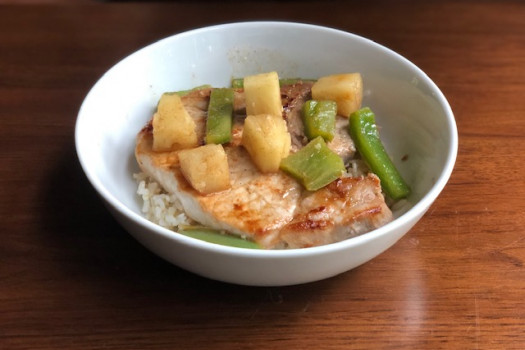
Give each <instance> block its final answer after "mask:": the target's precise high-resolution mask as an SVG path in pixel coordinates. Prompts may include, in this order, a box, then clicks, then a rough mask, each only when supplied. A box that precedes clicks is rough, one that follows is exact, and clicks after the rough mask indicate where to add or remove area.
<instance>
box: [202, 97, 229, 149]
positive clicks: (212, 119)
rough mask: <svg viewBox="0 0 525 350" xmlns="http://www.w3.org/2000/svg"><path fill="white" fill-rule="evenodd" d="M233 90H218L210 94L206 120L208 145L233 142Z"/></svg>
mask: <svg viewBox="0 0 525 350" xmlns="http://www.w3.org/2000/svg"><path fill="white" fill-rule="evenodd" d="M232 119H233V89H229V88H217V89H213V90H212V91H211V94H210V103H209V105H208V117H207V118H206V143H208V144H209V143H215V144H223V143H227V142H229V141H230V140H231V134H232V123H233V120H232Z"/></svg>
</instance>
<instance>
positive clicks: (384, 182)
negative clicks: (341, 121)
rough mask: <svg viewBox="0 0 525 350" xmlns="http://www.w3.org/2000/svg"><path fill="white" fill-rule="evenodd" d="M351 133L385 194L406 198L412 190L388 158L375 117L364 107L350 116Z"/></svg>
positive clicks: (393, 197) (391, 196)
mask: <svg viewBox="0 0 525 350" xmlns="http://www.w3.org/2000/svg"><path fill="white" fill-rule="evenodd" d="M348 126H349V132H350V135H351V136H352V139H353V140H354V142H355V145H356V148H357V151H358V152H359V153H360V154H361V156H362V157H363V159H364V160H365V162H366V163H367V164H368V166H369V167H370V170H372V172H373V173H375V174H376V175H377V176H378V177H379V179H380V180H381V186H382V187H383V190H384V191H385V193H386V194H387V195H388V196H389V197H390V198H392V199H394V200H397V199H401V198H405V197H407V196H408V195H409V194H410V188H409V186H408V185H407V183H406V182H405V180H404V179H403V178H402V177H401V174H400V173H399V171H398V170H397V168H396V167H395V165H394V163H393V162H392V160H391V159H390V157H389V156H388V154H387V152H386V150H385V148H384V146H383V143H382V142H381V139H380V138H379V132H378V130H377V126H376V123H375V115H374V113H373V112H372V111H371V110H370V108H368V107H364V108H362V109H360V110H358V111H356V112H354V113H352V114H351V115H350V123H349V125H348Z"/></svg>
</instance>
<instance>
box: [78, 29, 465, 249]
mask: <svg viewBox="0 0 525 350" xmlns="http://www.w3.org/2000/svg"><path fill="white" fill-rule="evenodd" d="M247 26H248V27H257V28H259V29H261V27H272V28H275V26H282V27H287V28H288V29H290V28H294V29H308V30H318V31H324V32H326V33H327V34H337V35H342V36H347V37H349V38H352V39H353V40H358V41H361V42H365V43H367V44H368V45H372V46H375V47H376V48H379V49H381V50H386V51H387V52H388V53H389V54H390V55H393V56H394V57H396V59H398V60H400V61H401V62H403V63H404V64H405V65H408V66H410V68H411V69H413V70H414V71H416V72H418V74H419V76H420V79H423V80H424V81H425V83H426V84H427V85H428V86H429V87H431V88H432V90H433V93H434V97H435V98H436V100H437V101H438V103H439V105H440V106H441V107H442V108H443V112H444V114H445V116H446V122H447V123H446V130H447V135H448V136H449V138H450V142H449V147H448V148H447V152H448V154H447V156H446V160H445V167H444V168H443V169H442V170H441V172H440V173H439V176H438V177H437V178H436V180H435V182H434V184H433V185H432V186H431V188H430V190H429V191H428V192H427V193H426V194H424V195H423V197H422V198H421V199H420V200H419V201H418V202H416V203H415V204H414V205H412V207H410V208H409V209H408V210H407V211H406V212H404V213H402V214H401V215H400V216H399V217H397V218H395V219H394V220H393V221H391V222H389V223H388V224H386V225H384V226H382V227H379V228H377V229H375V230H372V231H369V232H367V233H364V234H361V235H358V236H355V237H351V238H348V239H346V240H343V241H340V242H335V243H331V244H327V245H322V246H316V247H308V248H295V249H283V250H268V249H246V248H237V247H230V246H224V245H219V244H214V243H209V242H206V241H202V240H198V239H195V238H192V237H188V236H185V235H183V234H180V233H178V232H176V231H173V230H170V229H167V228H164V227H162V226H160V225H157V224H155V223H153V222H151V221H149V220H148V219H147V218H146V217H144V216H143V215H141V214H139V213H136V212H135V211H133V210H132V209H130V208H128V207H127V206H126V205H124V204H123V203H122V202H121V201H120V200H119V199H117V198H116V197H115V196H114V195H113V194H112V193H111V192H110V191H109V190H108V189H107V188H106V187H105V186H104V185H103V184H102V183H101V182H100V181H99V180H98V178H97V176H96V175H95V174H94V172H93V171H91V170H90V167H89V165H88V163H87V161H86V159H85V158H84V156H83V150H82V148H81V142H80V139H81V134H82V130H81V128H80V126H81V121H82V118H83V115H84V110H85V108H86V105H87V104H88V102H89V100H90V96H91V95H92V94H94V92H95V90H96V88H97V86H98V85H99V84H100V83H101V81H102V80H103V79H104V78H105V76H106V75H107V74H108V73H109V72H110V71H112V70H115V69H117V67H118V66H119V65H120V64H121V63H122V62H123V61H126V60H128V59H130V58H131V57H133V56H135V55H138V54H140V53H141V52H142V51H144V50H147V49H150V48H152V47H154V46H157V45H161V44H162V43H163V42H166V41H168V40H174V39H176V38H177V37H184V36H192V35H198V34H199V33H202V32H208V31H216V30H224V29H233V28H235V27H247ZM74 132H75V135H74V137H75V150H76V153H77V158H78V160H79V162H80V165H81V167H82V169H83V171H84V174H85V175H86V177H87V178H88V181H89V182H90V183H91V185H92V186H93V187H94V189H95V190H96V191H97V192H98V194H99V195H100V196H101V197H102V198H103V199H104V200H105V202H106V204H107V205H110V206H111V207H112V208H113V209H114V210H116V211H117V212H118V213H119V214H120V215H122V216H124V217H126V218H128V219H130V220H132V221H133V224H135V225H139V226H141V227H142V228H143V229H146V230H148V231H150V233H151V234H157V235H161V236H164V237H166V238H169V239H172V240H176V241H177V242H178V243H180V244H183V245H185V246H188V247H191V248H194V249H198V250H203V251H213V252H215V253H218V254H226V255H236V256H238V257H250V258H268V257H272V258H282V259H286V258H294V257H302V256H312V255H323V254H326V253H334V252H337V251H342V250H347V249H349V248H351V247H354V246H359V245H362V244H365V243H367V242H369V241H372V240H375V239H376V238H378V237H380V236H383V235H386V234H388V233H389V232H391V231H395V230H396V229H399V228H401V227H402V226H403V225H404V224H406V223H407V222H415V220H416V219H417V218H418V217H419V216H421V215H423V214H424V213H425V212H426V211H427V210H428V208H429V207H430V206H431V205H432V203H433V202H434V200H435V199H436V198H437V197H438V196H439V194H440V193H441V191H442V190H443V188H444V187H445V185H446V183H447V182H448V180H449V178H450V176H451V174H452V171H453V169H454V166H455V162H456V158H457V152H458V131H457V125H456V122H455V118H454V114H453V111H452V108H451V107H450V104H449V103H448V101H447V99H446V97H445V96H444V94H443V92H442V91H441V90H440V89H439V87H438V86H437V85H436V84H435V83H434V82H433V81H432V79H431V78H430V77H429V76H428V75H427V74H426V73H425V72H424V71H423V70H421V69H420V68H419V67H418V66H416V65H415V64H414V63H412V62H411V61H410V60H408V59H407V58H405V57H404V56H402V55H401V54H399V53H397V52H395V51H393V50H391V49H390V48H388V47H386V46H384V45H381V44H379V43H377V42H375V41H373V40H371V39H368V38H366V37H363V36H361V35H358V34H354V33H351V32H347V31H344V30H341V29H337V28H333V27H327V26H322V25H318V24H311V23H301V22H290V21H243V22H230V23H223V24H215V25H210V26H204V27H200V28H195V29H190V30H186V31H183V32H179V33H176V34H173V35H170V36H167V37H164V38H161V39H159V40H157V41H154V42H152V43H150V44H148V45H146V46H144V47H142V48H139V49H138V50H135V51H134V52H132V53H130V54H129V55H127V56H125V57H124V58H122V59H121V60H119V61H117V62H116V63H115V64H114V65H113V66H111V67H110V68H109V69H108V70H107V71H106V72H105V73H104V74H103V75H102V76H100V77H99V79H98V80H97V81H96V82H95V84H94V85H93V86H92V87H91V88H90V90H89V92H88V93H87V95H86V96H85V98H84V100H83V101H82V103H81V106H80V109H79V112H78V114H77V120H76V123H75V131H74ZM128 232H129V230H128ZM129 233H131V232H129Z"/></svg>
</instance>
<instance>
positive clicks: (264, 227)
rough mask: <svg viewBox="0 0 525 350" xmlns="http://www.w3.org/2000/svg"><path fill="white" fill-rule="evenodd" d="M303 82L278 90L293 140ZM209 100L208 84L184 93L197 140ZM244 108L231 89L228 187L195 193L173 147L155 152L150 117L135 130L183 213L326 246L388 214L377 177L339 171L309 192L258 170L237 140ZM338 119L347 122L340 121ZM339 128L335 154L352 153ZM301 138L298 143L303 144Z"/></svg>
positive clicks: (273, 238)
mask: <svg viewBox="0 0 525 350" xmlns="http://www.w3.org/2000/svg"><path fill="white" fill-rule="evenodd" d="M303 88H304V90H302V89H298V88H297V87H295V88H293V89H291V90H293V91H291V90H287V89H286V88H283V90H282V93H283V106H284V107H285V111H284V114H285V118H287V122H288V127H289V129H294V128H296V129H298V130H295V131H293V130H292V131H291V132H295V133H296V135H297V136H296V140H300V138H301V136H300V133H301V130H302V129H301V128H302V125H301V124H300V123H299V122H298V121H297V120H295V122H296V124H295V126H292V127H290V120H292V119H293V118H296V117H297V114H298V113H300V108H301V106H302V103H301V102H300V101H301V100H303V102H304V99H305V98H307V96H308V92H305V91H309V87H308V86H306V87H303ZM208 101H209V90H208V91H207V90H200V91H195V92H192V93H190V94H189V95H187V96H185V97H183V102H184V105H185V107H186V109H187V110H188V113H189V114H190V115H191V116H192V117H193V118H194V120H195V122H196V127H197V135H198V136H199V135H200V136H199V137H200V138H201V139H203V135H204V130H205V120H206V109H207V102H208ZM243 108H244V106H243V96H242V91H236V94H235V106H234V110H235V118H234V120H235V122H234V128H233V140H232V142H231V143H229V144H227V145H224V149H225V152H226V154H227V156H228V165H229V168H230V181H231V188H230V189H228V190H226V191H222V192H217V193H212V194H208V195H202V194H200V193H198V192H197V191H196V190H194V189H193V188H192V187H191V186H190V185H189V184H188V183H187V181H186V180H185V179H184V176H183V175H182V173H181V171H180V168H179V161H178V152H177V151H171V152H153V151H152V143H153V135H152V128H151V123H150V124H148V125H147V126H146V127H144V128H143V129H142V130H141V131H140V133H139V134H138V136H137V144H136V149H135V156H136V159H137V161H138V163H139V165H140V167H141V169H142V170H143V171H144V172H145V173H147V174H148V175H149V176H151V177H152V178H153V179H155V180H156V181H157V182H159V183H160V185H161V186H162V187H163V188H164V189H165V190H166V191H168V192H170V193H174V194H176V195H177V197H178V198H179V200H180V202H181V203H182V206H183V207H184V210H185V212H186V215H188V217H190V218H192V219H193V220H195V221H197V222H199V223H201V224H202V225H205V226H208V227H211V228H215V229H219V230H225V231H228V232H231V233H233V234H236V235H239V236H242V237H246V238H248V239H251V240H254V241H256V242H257V243H259V244H260V245H261V246H262V247H264V248H267V249H282V248H303V247H311V246H318V245H323V244H329V243H333V242H337V241H341V240H343V239H346V238H349V237H352V236H355V235H359V234H362V233H365V232H367V231H370V230H372V229H374V228H377V227H380V226H382V225H384V224H386V223H387V222H389V221H390V220H391V219H392V213H391V211H390V209H389V208H388V207H387V205H386V204H385V201H384V198H383V195H382V193H381V186H380V183H379V179H378V178H377V177H376V176H375V175H373V174H369V175H367V176H361V177H343V178H341V179H338V180H336V181H334V182H333V183H331V184H330V185H328V186H326V187H325V188H323V189H320V190H318V191H315V192H309V191H306V190H305V189H304V188H303V187H302V186H301V185H300V184H299V183H298V182H297V181H295V180H294V179H293V178H291V177H289V176H287V175H285V174H284V173H282V172H277V173H270V174H263V173H261V172H260V171H259V170H258V169H257V168H256V167H255V165H254V164H253V162H252V161H251V159H250V156H249V154H248V153H247V152H246V150H245V149H244V148H243V147H242V146H240V137H241V136H242V121H243V118H244V117H245V116H244V115H243V113H244V111H243ZM338 124H341V125H343V126H342V127H341V128H343V127H345V123H344V121H338ZM345 132H346V129H345ZM337 134H338V135H339V136H337V135H336V137H335V138H334V140H336V142H332V149H333V150H334V151H336V152H338V151H337V150H338V149H339V150H340V151H341V152H342V153H341V154H340V155H342V156H343V157H345V158H347V159H349V158H350V157H351V156H352V155H353V152H354V151H355V149H354V146H353V143H352V142H351V139H350V138H349V137H348V140H347V139H346V136H345V134H344V133H343V132H341V131H338V133H337ZM346 134H347V133H346ZM292 137H293V136H292ZM297 142H300V143H302V142H303V141H297ZM300 143H298V144H296V147H298V148H300V146H299V145H300ZM330 144H331V143H329V146H330ZM345 147H346V148H345ZM292 149H293V146H292ZM349 149H350V150H349Z"/></svg>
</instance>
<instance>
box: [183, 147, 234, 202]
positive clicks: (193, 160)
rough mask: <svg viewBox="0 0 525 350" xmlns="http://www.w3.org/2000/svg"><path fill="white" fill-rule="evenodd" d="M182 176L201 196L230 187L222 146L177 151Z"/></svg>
mask: <svg viewBox="0 0 525 350" xmlns="http://www.w3.org/2000/svg"><path fill="white" fill-rule="evenodd" d="M178 155H179V164H180V169H181V171H182V174H183V175H184V177H185V178H186V180H187V181H188V182H189V183H190V185H191V186H192V187H193V188H194V189H196V190H197V191H199V192H200V193H202V194H209V193H213V192H219V191H223V190H226V189H228V188H229V187H230V169H229V167H228V158H227V156H226V152H224V148H223V147H222V145H220V144H218V145H216V144H208V145H204V146H200V147H197V148H191V149H185V150H182V151H179V153H178Z"/></svg>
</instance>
